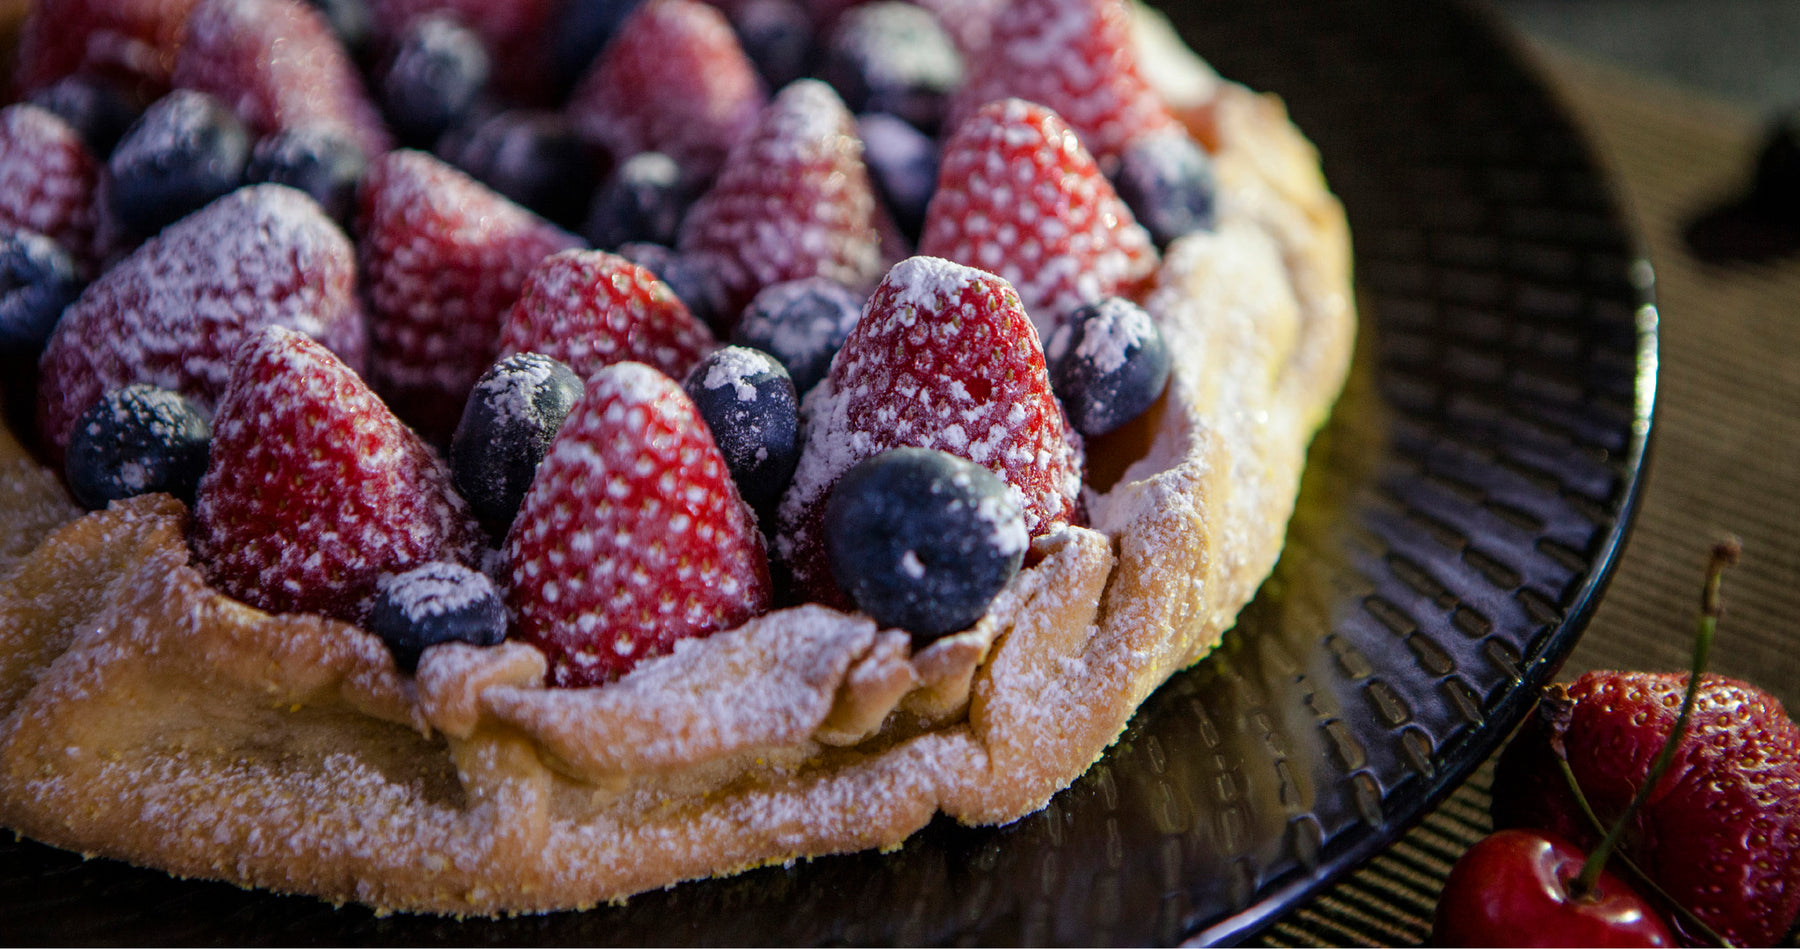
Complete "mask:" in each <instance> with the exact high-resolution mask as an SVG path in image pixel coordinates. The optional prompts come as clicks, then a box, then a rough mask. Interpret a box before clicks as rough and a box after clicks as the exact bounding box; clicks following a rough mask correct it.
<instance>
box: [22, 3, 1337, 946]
mask: <svg viewBox="0 0 1800 949" xmlns="http://www.w3.org/2000/svg"><path fill="white" fill-rule="evenodd" d="M325 6H326V7H328V8H331V9H333V10H334V11H336V12H337V13H339V14H342V13H343V8H347V7H349V6H352V5H349V4H331V5H325ZM771 11H773V12H771ZM367 12H368V13H369V14H370V15H369V16H367V17H363V18H357V17H350V16H347V15H345V16H341V17H340V18H339V19H336V20H334V19H332V18H328V17H327V16H326V15H325V14H323V13H321V12H319V10H318V9H315V8H314V7H312V6H310V5H307V4H305V3H302V2H298V0H43V2H41V3H39V4H38V5H37V6H36V7H35V8H34V10H33V12H32V13H31V14H30V16H29V18H28V19H27V21H26V22H25V24H24V27H23V31H22V41H21V44H20V49H19V68H18V72H17V81H18V85H19V89H20V92H21V93H22V95H23V96H24V98H23V99H22V100H21V101H19V102H17V103H15V104H13V105H11V106H8V107H7V108H6V109H5V110H3V111H0V224H4V226H5V228H6V236H5V242H4V244H0V262H4V263H5V265H6V267H7V272H8V274H9V276H8V282H7V283H6V285H5V288H4V296H3V297H0V342H4V343H5V345H6V350H5V353H4V358H5V359H6V360H8V362H7V366H8V369H7V375H8V376H9V377H10V379H11V380H12V381H11V382H9V383H8V385H9V389H8V390H7V396H6V397H7V400H8V402H7V409H8V418H9V423H8V428H7V429H6V430H4V431H0V466H3V470H0V498H3V500H0V824H4V825H5V826H6V827H8V828H11V829H13V830H14V831H16V832H18V833H20V834H23V835H25V836H29V837H31V838H33V839H36V840H41V841H44V842H46V843H50V844H54V845H56V846H59V847H64V848H68V849H71V850H77V851H80V852H83V853H89V854H103V855H107V856H111V857H116V858H120V859H124V860H128V861H131V862H134V863H139V864H143V865H147V866H153V867H158V868H161V869H164V870H167V871H169V872H171V873H176V874H180V875H183V876H197V877H206V878H214V879H221V880H228V881H232V882H235V883H238V884H241V885H245V886H256V887H266V888H269V889H272V890H276V891H282V892H296V893H309V894H315V895H317V896H320V897H323V898H326V899H329V900H333V901H346V900H353V901H358V902H362V903H366V904H368V905H370V906H373V907H376V908H377V909H380V910H384V911H387V910H404V911H421V912H432V913H445V914H496V913H519V912H539V911H547V910H553V909H560V908H569V907H585V906H592V905H595V904H597V903H601V902H604V901H609V900H617V899H621V898H625V897H628V896H630V895H631V894H634V893H638V892H641V891H644V890H646V889H651V888H656V887H664V886H669V885H672V884H675V883H677V882H679V881H683V880H688V879H695V878H703V877H708V876H714V875H721V874H730V873H734V872H738V871H741V870H744V869H747V868H751V867H756V866H759V865H765V864H769V863H777V862H782V861H791V860H794V859H796V858H801V857H810V856H814V855H820V854H827V853H834V852H844V851H853V850H859V849H864V848H891V847H896V846H898V845H899V844H900V843H901V842H902V841H904V840H905V839H906V838H907V837H908V835H910V834H911V833H913V832H914V831H915V830H917V829H919V828H920V827H922V826H923V825H924V824H925V823H926V822H927V821H929V820H931V819H932V818H933V816H934V815H936V814H937V813H939V812H942V813H944V814H947V815H949V816H950V817H952V818H955V819H956V820H959V821H962V822H965V823H968V824H1003V823H1006V822H1009V821H1013V820H1016V819H1018V818H1019V817H1021V816H1023V815H1026V814H1029V813H1031V812H1033V811H1035V810H1037V809H1039V808H1041V807H1043V806H1044V805H1045V803H1046V802H1047V801H1048V800H1049V798H1050V797H1051V796H1052V795H1054V794H1055V793H1056V792H1057V791H1058V790H1060V789H1061V788H1063V787H1065V786H1067V785H1068V784H1069V783H1070V782H1071V781H1073V780H1074V779H1075V778H1076V777H1077V776H1079V775H1080V774H1081V773H1082V772H1083V771H1084V770H1085V769H1086V768H1087V767H1088V766H1089V765H1090V764H1092V763H1093V762H1094V761H1095V759H1096V758H1097V757H1098V756H1099V755H1100V754H1101V753H1102V752H1103V751H1104V750H1105V749H1106V748H1107V746H1108V745H1109V744H1111V743H1112V742H1113V741H1114V740H1115V739H1116V738H1117V737H1118V735H1119V734H1120V732H1121V730H1122V729H1123V728H1124V726H1125V724H1126V722H1127V721H1128V720H1129V719H1130V717H1131V715H1132V713H1133V711H1134V710H1135V709H1136V708H1137V707H1138V705H1139V703H1140V702H1142V701H1143V700H1144V699H1145V697H1146V696H1148V695H1149V694H1150V693H1151V692H1152V691H1153V690H1155V689H1156V688H1157V687H1158V686H1159V685H1160V684H1161V683H1162V682H1163V681H1164V680H1165V679H1167V678H1168V677H1169V676H1170V675H1171V674H1173V673H1174V672H1176V671H1178V670H1180V669H1182V668H1184V667H1186V666H1188V665H1190V664H1192V663H1194V662H1195V661H1197V660H1199V659H1200V658H1201V657H1203V656H1204V655H1206V653H1207V652H1208V651H1209V650H1210V649H1212V648H1213V646H1214V645H1215V644H1216V643H1217V642H1218V641H1219V638H1220V636H1221V635H1222V633H1223V632H1224V630H1225V629H1226V628H1228V627H1229V626H1230V625H1231V624H1232V622H1233V619H1234V617H1235V616H1236V615H1237V613H1238V611H1239V610H1240V609H1241V608H1242V607H1243V606H1244V604H1245V603H1246V602H1247V601H1248V600H1249V598H1250V597H1251V596H1252V595H1253V594H1254V593H1255V591H1256V589H1257V587H1258V585H1259V584H1260V583H1261V582H1262V580H1263V578H1264V577H1266V576H1267V575H1268V573H1269V571H1270V569H1271V568H1272V566H1273V564H1274V562H1275V560H1276V558H1277V557H1278V556H1279V554H1280V551H1281V546H1282V538H1283V534H1284V531H1285V527H1286V523H1287V520H1288V517H1289V515H1290V514H1291V513H1292V509H1293V505H1294V498H1295V494H1296V491H1297V488H1298V484H1299V479H1300V475H1301V468H1302V464H1303V460H1304V457H1305V452H1306V448H1307V444H1308V442H1309V440H1310V438H1311V435H1312V433H1313V432H1314V431H1315V430H1316V429H1317V427H1318V426H1319V425H1320V424H1321V423H1322V422H1323V420H1324V418H1325V416H1326V415H1327V413H1328V412H1329V410H1330V406H1331V404H1332V402H1333V400H1334V399H1335V397H1336V395H1337V393H1338V391H1339V388H1340V386H1341V385H1342V382H1343V379H1344V376H1345V373H1346V368H1347V364H1348V361H1349V353H1350V348H1351V341H1352V337H1353V335H1354V326H1353V323H1354V317H1353V313H1352V309H1351V292H1350V274H1349V244H1348V234H1347V231H1346V227H1345V223H1344V219H1343V215H1342V211H1341V209H1340V207H1339V205H1338V204H1337V202H1336V200H1335V199H1334V198H1333V197H1332V196H1331V194H1330V193H1329V192H1328V191H1327V189H1326V187H1325V184H1324V181H1323V179H1322V177H1321V175H1320V172H1319V169H1318V163H1317V158H1316V155H1315V154H1314V152H1313V151H1312V149H1311V147H1310V146H1309V145H1308V143H1307V142H1306V141H1305V140H1304V139H1303V138H1302V137H1301V136H1300V134H1299V133H1298V132H1297V131H1296V130H1295V129H1294V128H1293V127H1292V126H1291V125H1290V124H1289V122H1288V121H1287V118H1286V116H1285V112H1284V111H1283V109H1282V107H1281V105H1280V103H1279V102H1277V101H1275V100H1274V99H1272V98H1269V97H1266V96H1261V95H1258V94H1255V93H1252V92H1250V91H1248V90H1246V89H1244V88H1242V87H1239V86H1236V85H1233V84H1231V83H1228V82H1225V81H1222V80H1220V79H1218V78H1217V77H1216V76H1215V75H1213V74H1212V73H1211V71H1210V70H1209V69H1207V67H1206V66H1205V65H1204V64H1203V63H1201V62H1200V61H1199V60H1198V59H1196V58H1195V57H1194V56H1193V55H1192V54H1191V53H1189V52H1188V51H1187V50H1186V49H1185V48H1183V47H1182V46H1181V44H1180V42H1179V41H1178V40H1177V39H1176V38H1175V36H1174V34H1173V33H1172V31H1170V29H1169V28H1168V25H1167V24H1166V23H1165V22H1163V21H1161V20H1160V18H1159V17H1157V16H1156V15H1155V14H1153V13H1151V12H1149V11H1147V10H1144V9H1141V8H1137V7H1135V6H1131V5H1128V4H1125V3H1121V2H1117V0H1001V2H995V3H968V2H959V0H931V2H929V3H926V4H925V5H923V6H915V5H912V4H906V3H899V2H889V0H881V2H869V3H861V4H853V5H846V4H841V3H832V2H828V0H819V2H814V3H809V4H801V3H784V4H773V5H772V4H763V5H758V6H754V7H753V6H752V5H747V4H733V3H721V4H719V5H717V6H712V5H706V4H702V3H698V2H695V0H643V2H641V3H637V4H601V3H569V4H551V3H536V2H524V3H519V4H508V5H486V4H478V3H466V2H457V0H444V2H436V0H372V2H371V3H370V4H369V7H368V11H367ZM777 14H779V15H777ZM702 65H704V68H700V67H701V66H702Z"/></svg>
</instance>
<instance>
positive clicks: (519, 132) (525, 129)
mask: <svg viewBox="0 0 1800 949" xmlns="http://www.w3.org/2000/svg"><path fill="white" fill-rule="evenodd" d="M457 138H458V141H457V143H456V144H455V145H454V146H447V145H440V148H443V149H446V152H445V154H444V156H443V157H444V158H446V159H447V160H449V162H450V163H451V164H453V165H456V166H458V167H460V168H462V169H463V170H464V171H466V172H468V173H469V174H471V175H474V176H475V177H476V178H479V179H480V180H482V181H483V182H485V183H486V184H487V185H488V187H490V188H493V189H494V190H495V191H498V192H500V193H501V194H503V195H506V196H507V197H508V198H511V199H512V200H513V201H514V202H516V203H518V204H519V205H521V206H523V207H527V208H530V209H531V210H533V211H536V212H537V213H539V214H541V215H543V216H544V217H546V218H549V219H550V220H551V221H553V222H555V223H556V224H558V225H560V226H562V227H576V226H578V225H580V224H581V219H582V215H583V212H585V211H586V210H587V206H588V197H589V195H591V194H592V193H593V190H594V160H593V157H592V156H591V155H589V154H588V151H587V147H586V146H585V145H583V144H582V143H581V139H580V138H578V137H577V136H576V135H575V130H574V129H573V128H572V127H571V126H570V125H569V122H568V120H567V119H565V118H564V117H563V116H562V115H561V114H560V113H556V112H549V111H543V110H537V109H506V110H503V111H500V112H496V113H494V114H492V115H489V116H486V117H484V118H481V119H480V120H479V121H477V122H476V123H475V125H474V126H473V127H472V128H471V129H470V130H469V131H468V132H467V134H466V135H460V136H457Z"/></svg>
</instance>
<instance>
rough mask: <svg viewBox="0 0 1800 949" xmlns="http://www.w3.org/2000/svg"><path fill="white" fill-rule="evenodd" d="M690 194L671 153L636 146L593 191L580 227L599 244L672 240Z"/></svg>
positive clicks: (610, 246) (603, 246) (609, 246)
mask: <svg viewBox="0 0 1800 949" xmlns="http://www.w3.org/2000/svg"><path fill="white" fill-rule="evenodd" d="M693 200H694V193H693V189H692V188H691V187H689V186H688V185H687V184H686V183H684V182H683V181H682V179H681V168H680V167H679V166H677V165H676V164H675V159H673V158H670V157H669V156H667V155H664V154H663V153H662V152H639V153H638V154H636V155H633V156H631V157H630V158H628V159H626V160H625V163H624V164H622V165H620V166H619V167H618V168H617V169H615V170H614V171H613V173H612V177H610V178H608V179H607V181H606V183H605V184H604V185H602V186H601V187H600V190H599V191H597V192H595V193H594V203H593V206H592V207H591V208H589V210H588V216H587V224H586V225H585V226H584V227H583V228H582V231H583V233H584V234H586V236H587V239H588V242H589V243H591V244H593V245H594V246H595V247H599V248H601V249H603V250H609V249H612V248H616V247H620V246H622V245H625V244H630V243H649V244H664V245H668V244H673V243H674V242H675V234H676V231H677V230H679V229H680V227H681V218H682V216H683V215H685V214H686V213H687V209H688V205H689V204H691V203H692V202H693Z"/></svg>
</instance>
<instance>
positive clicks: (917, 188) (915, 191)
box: [856, 112, 938, 243]
mask: <svg viewBox="0 0 1800 949" xmlns="http://www.w3.org/2000/svg"><path fill="white" fill-rule="evenodd" d="M856 130H857V134H858V135H859V136H861V137H862V140H863V162H864V163H865V164H867V165H868V167H869V171H870V173H871V177H873V178H874V179H875V190H876V191H878V192H879V193H880V194H881V197H882V200H884V201H886V202H887V206H888V210H889V211H892V212H893V214H894V223H896V224H898V225H900V230H901V231H903V232H904V233H905V234H906V236H907V238H908V239H909V240H911V241H913V242H914V243H917V242H918V240H919V230H920V228H921V227H923V226H924V224H925V206H926V205H928V204H930V203H931V194H932V192H933V191H935V190H936V189H937V176H938V148H937V143H936V142H934V141H932V139H931V136H929V135H926V134H925V133H924V132H921V131H919V130H918V129H917V128H914V127H913V125H912V123H910V122H907V121H905V120H903V119H901V118H899V117H898V116H893V115H889V114H887V113H886V112H871V113H869V114H867V115H859V116H857V117H856Z"/></svg>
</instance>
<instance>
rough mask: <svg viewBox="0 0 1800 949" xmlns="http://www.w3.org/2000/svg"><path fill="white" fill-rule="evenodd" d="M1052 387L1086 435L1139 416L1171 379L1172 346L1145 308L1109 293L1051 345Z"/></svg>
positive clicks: (1076, 315) (1077, 315)
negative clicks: (1111, 295)
mask: <svg viewBox="0 0 1800 949" xmlns="http://www.w3.org/2000/svg"><path fill="white" fill-rule="evenodd" d="M1045 350H1046V355H1048V356H1049V358H1050V386H1051V388H1052V389H1053V390H1054V391H1055V392H1056V396H1057V398H1059V399H1061V400H1062V404H1063V409H1064V411H1066V412H1068V413H1069V424H1071V425H1073V426H1075V430H1076V431H1078V432H1080V433H1081V434H1083V435H1104V434H1106V433H1107V432H1110V431H1112V430H1113V429H1115V428H1118V427H1119V426H1121V425H1124V424H1125V423H1126V422H1129V421H1131V420H1132V419H1134V418H1137V417H1138V416H1139V415H1140V414H1142V413H1143V411H1144V410H1145V409H1147V408H1149V407H1150V404H1151V403H1152V402H1155V401H1156V399H1157V397H1158V396H1160V395H1162V391H1163V386H1164V385H1166V384H1167V383H1168V381H1169V346H1168V344H1167V343H1165V342H1164V341H1163V336H1162V331H1161V330H1159V329H1157V326H1156V321H1155V320H1152V319H1151V318H1150V314H1148V313H1146V312H1144V308H1143V307H1140V306H1138V305H1137V304H1135V303H1133V302H1131V301H1130V300H1126V299H1124V298H1122V297H1107V298H1106V299H1104V300H1101V301H1100V302H1098V303H1090V304H1087V305H1085V306H1082V307H1079V308H1077V309H1076V310H1075V311H1074V312H1072V313H1070V314H1069V319H1068V321H1067V322H1066V323H1064V324H1063V325H1062V327H1061V328H1059V329H1058V330H1057V331H1056V333H1055V334H1054V335H1053V336H1051V337H1050V345H1049V346H1047V347H1045Z"/></svg>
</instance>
